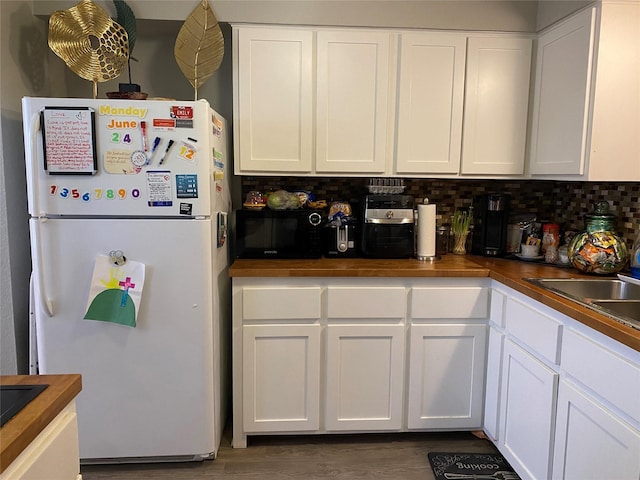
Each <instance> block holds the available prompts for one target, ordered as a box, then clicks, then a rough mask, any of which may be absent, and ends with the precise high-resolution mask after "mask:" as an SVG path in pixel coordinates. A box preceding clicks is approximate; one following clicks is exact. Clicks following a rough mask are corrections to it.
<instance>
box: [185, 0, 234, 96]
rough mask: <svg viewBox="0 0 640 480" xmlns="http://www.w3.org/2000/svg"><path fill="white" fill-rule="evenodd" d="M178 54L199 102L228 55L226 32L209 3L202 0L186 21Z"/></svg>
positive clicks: (206, 0)
mask: <svg viewBox="0 0 640 480" xmlns="http://www.w3.org/2000/svg"><path fill="white" fill-rule="evenodd" d="M174 55H175V57H176V61H177V63H178V67H180V70H182V73H183V74H184V76H185V77H186V78H187V80H189V83H191V85H192V86H193V88H194V89H195V99H196V100H197V99H198V88H199V87H200V86H201V85H202V84H203V83H204V82H205V81H207V80H208V79H209V78H210V77H211V76H212V75H213V74H214V73H215V71H216V70H217V69H218V68H219V67H220V64H221V63H222V58H223V56H224V38H223V36H222V30H220V26H219V25H218V19H217V18H216V16H215V15H214V13H213V10H212V9H211V7H210V6H209V2H208V0H201V2H200V3H199V4H198V5H197V6H196V8H194V9H193V11H192V12H191V13H190V14H189V16H188V17H187V19H186V20H185V21H184V24H183V25H182V27H181V28H180V31H179V32H178V37H177V38H176V44H175V47H174Z"/></svg>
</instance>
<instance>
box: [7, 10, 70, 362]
mask: <svg viewBox="0 0 640 480" xmlns="http://www.w3.org/2000/svg"><path fill="white" fill-rule="evenodd" d="M46 28H47V24H46V21H45V20H43V19H41V18H36V17H34V16H33V13H32V11H31V5H30V3H29V2H24V1H11V0H3V1H0V72H1V75H0V135H1V137H2V138H1V143H0V153H1V155H0V187H1V188H0V203H1V204H2V207H0V215H1V216H0V241H1V242H2V243H1V244H0V245H1V248H0V268H1V272H0V275H1V276H0V281H1V284H0V333H1V336H0V338H1V340H0V341H1V344H0V373H2V374H15V373H26V372H27V370H28V365H27V362H28V318H29V310H28V286H29V272H30V271H31V259H30V253H29V229H28V223H27V201H26V194H25V185H26V183H25V167H24V147H23V145H24V144H23V140H22V111H21V104H20V101H21V98H22V96H24V95H51V94H56V95H63V94H64V90H63V89H62V87H61V83H60V80H61V78H62V75H61V73H62V72H61V71H60V70H58V69H57V67H56V66H55V65H54V66H50V65H49V62H48V60H49V49H48V47H47V44H46V38H47V37H46ZM49 79H51V80H49ZM54 92H55V93H54Z"/></svg>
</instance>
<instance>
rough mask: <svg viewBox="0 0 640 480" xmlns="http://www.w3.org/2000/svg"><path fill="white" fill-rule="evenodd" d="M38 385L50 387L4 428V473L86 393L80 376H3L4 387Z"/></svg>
mask: <svg viewBox="0 0 640 480" xmlns="http://www.w3.org/2000/svg"><path fill="white" fill-rule="evenodd" d="M34 384H47V385H49V386H48V387H47V388H46V389H44V390H43V391H42V392H41V393H40V394H39V395H38V396H37V397H36V398H34V399H33V400H32V401H31V402H29V403H28V404H27V406H25V407H24V408H23V409H22V410H20V411H19V412H18V413H17V414H16V415H15V416H14V417H13V418H11V419H10V420H9V421H8V422H7V423H5V424H4V426H3V427H2V428H0V473H1V472H3V471H4V470H5V469H6V468H7V467H8V466H9V465H10V464H11V462H13V461H14V460H15V459H16V457H17V456H18V455H20V453H22V451H23V450H24V449H25V448H26V447H27V446H28V445H29V444H30V443H31V442H32V441H33V440H34V439H35V438H36V437H37V436H38V434H39V433H40V432H42V430H44V429H45V427H46V426H47V425H49V423H50V422H51V421H52V420H53V419H54V418H55V417H56V416H57V415H58V414H59V413H60V412H61V411H62V410H63V409H64V408H65V407H66V406H67V405H68V404H69V402H71V401H72V400H73V399H74V398H75V397H76V395H78V393H80V390H82V379H81V377H80V375H78V374H70V375H0V385H34Z"/></svg>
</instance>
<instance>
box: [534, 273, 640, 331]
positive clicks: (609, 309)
mask: <svg viewBox="0 0 640 480" xmlns="http://www.w3.org/2000/svg"><path fill="white" fill-rule="evenodd" d="M524 280H526V281H528V282H530V283H533V284H534V285H537V286H539V287H541V288H544V289H545V290H549V291H551V292H553V293H555V294H557V295H560V296H561V297H564V298H567V299H569V300H573V301H575V302H577V303H579V304H581V305H582V306H585V307H587V308H591V309H592V310H595V311H597V312H599V313H601V314H603V315H606V316H608V317H610V318H613V319H614V320H617V321H619V322H621V323H624V324H625V325H628V326H630V327H633V328H636V329H638V330H640V285H636V284H632V283H629V282H625V281H623V280H618V279H615V278H598V279H590V278H525V279H524Z"/></svg>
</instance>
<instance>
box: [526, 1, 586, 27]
mask: <svg viewBox="0 0 640 480" xmlns="http://www.w3.org/2000/svg"><path fill="white" fill-rule="evenodd" d="M590 3H593V2H592V1H590V0H553V1H549V0H542V1H541V2H540V3H539V5H538V18H537V21H536V29H537V30H538V31H540V30H542V29H544V28H546V27H548V26H549V25H551V24H552V23H554V22H557V21H558V20H560V19H561V18H564V17H566V16H567V15H569V14H571V13H573V12H575V11H576V10H580V9H581V8H582V7H585V6H586V5H588V4H590Z"/></svg>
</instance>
